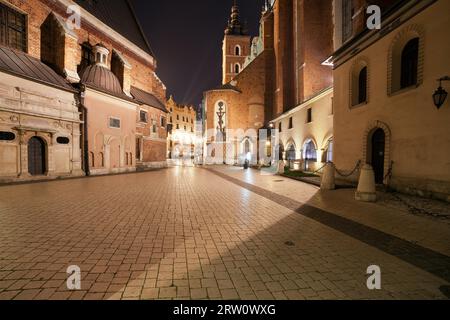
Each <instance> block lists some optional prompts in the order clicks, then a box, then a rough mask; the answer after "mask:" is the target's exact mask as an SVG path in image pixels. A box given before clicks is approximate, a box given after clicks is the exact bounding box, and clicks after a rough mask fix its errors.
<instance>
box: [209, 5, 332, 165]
mask: <svg viewBox="0 0 450 320" xmlns="http://www.w3.org/2000/svg"><path fill="white" fill-rule="evenodd" d="M238 12H239V11H238V8H237V5H236V4H235V5H234V6H233V9H232V16H231V20H230V21H232V22H233V21H234V23H232V25H234V26H241V23H240V22H239V15H238V14H237V13H238ZM331 21H332V4H331V3H330V1H325V0H323V1H322V0H319V1H297V0H289V1H287V0H276V1H267V2H266V6H265V8H264V10H263V12H262V16H261V20H260V34H259V35H258V37H255V38H253V39H252V40H251V39H250V38H249V37H248V36H247V35H246V34H245V33H244V34H242V33H243V31H242V29H241V28H237V30H236V28H235V29H233V28H231V27H230V24H229V25H228V26H227V28H226V29H225V36H224V43H228V42H229V38H230V36H233V38H232V39H233V40H234V39H236V38H238V39H240V41H242V43H240V46H241V47H243V48H246V49H247V48H250V50H249V52H248V51H245V52H248V54H247V56H246V57H245V58H244V64H243V69H242V70H241V71H240V72H239V73H236V74H229V73H228V72H229V70H231V67H232V65H233V64H234V63H235V60H231V59H232V57H233V56H232V54H233V52H234V51H233V50H234V49H233V46H235V43H233V45H232V46H231V47H230V46H225V45H224V48H223V61H224V65H223V74H224V80H225V83H223V84H222V85H221V86H219V87H217V88H215V89H212V90H209V91H207V92H205V93H204V101H203V107H204V109H205V110H204V113H205V127H206V140H205V146H204V150H205V151H204V156H205V163H208V162H210V161H211V160H212V159H213V158H215V160H217V161H218V162H222V159H221V157H222V158H225V159H223V160H224V161H223V162H226V163H228V164H242V162H243V161H244V160H245V159H246V158H247V159H248V154H249V153H250V154H251V161H252V162H253V163H254V164H255V163H257V162H258V161H259V162H261V161H262V159H261V150H263V149H264V151H263V152H262V153H263V154H264V155H265V156H270V155H272V154H273V152H276V153H279V154H280V155H281V156H282V157H285V156H286V152H285V149H286V148H287V149H286V150H289V155H288V157H289V159H291V158H293V159H295V160H301V159H302V157H303V154H306V148H308V150H309V149H311V148H314V150H311V152H309V151H308V155H309V154H310V153H311V154H312V155H315V154H317V153H321V150H322V149H324V150H328V149H329V150H332V146H331V148H328V145H329V144H330V141H331V138H332V115H331V114H332V99H331V98H332V90H329V89H330V87H331V86H332V80H333V78H332V69H331V68H330V66H327V65H323V62H324V61H325V60H326V59H327V58H328V57H329V56H330V55H331V53H332V52H333V27H332V24H331ZM233 32H234V33H235V34H233ZM234 41H236V40H234ZM244 42H245V45H244V44H243V43H244ZM237 52H239V50H237V49H236V50H235V53H237ZM230 53H231V55H230ZM237 58H238V57H237V55H236V54H234V59H237ZM230 61H231V62H230ZM235 71H238V68H236V70H235ZM226 75H227V76H229V77H226ZM318 98H319V99H318ZM311 107H313V109H314V110H313V111H312V113H313V118H314V121H307V120H308V119H307V113H308V112H310V111H308V110H310V109H311ZM219 115H220V116H219ZM280 123H281V124H280ZM294 124H295V125H294ZM280 126H281V129H283V128H282V127H283V126H284V127H285V129H284V130H281V131H282V134H281V135H280V139H281V141H275V144H276V145H268V146H267V147H266V146H261V144H260V143H259V141H260V136H259V133H260V132H259V130H260V129H268V128H270V127H272V128H274V129H279V128H280ZM219 141H223V143H222V145H220V144H218V142H219ZM260 149H261V150H260ZM277 150H278V151H277ZM313 151H314V152H313ZM325 153H326V151H325ZM258 154H259V155H258ZM218 155H221V156H218ZM321 159H322V157H320V159H316V157H314V161H310V160H313V159H312V158H311V159H308V162H307V163H306V162H305V163H304V166H305V167H308V168H309V169H312V168H315V167H316V163H317V162H320V161H321ZM312 162H314V163H312Z"/></svg>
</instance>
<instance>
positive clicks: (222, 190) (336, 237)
mask: <svg viewBox="0 0 450 320" xmlns="http://www.w3.org/2000/svg"><path fill="white" fill-rule="evenodd" d="M214 170H215V171H217V172H218V173H219V174H217V172H216V173H215V172H211V171H209V170H204V169H200V168H178V169H168V170H161V171H155V172H147V173H140V174H131V175H121V176H107V177H96V178H92V179H78V180H66V181H56V182H48V183H40V184H32V185H17V186H6V187H1V189H2V192H6V193H7V194H8V195H9V196H8V197H7V198H6V199H4V201H3V202H2V207H1V208H0V221H1V222H2V223H1V224H0V235H1V237H0V248H1V249H0V300H10V299H14V298H16V299H27V300H28V299H36V300H41V299H74V300H80V299H87V300H88V299H94V300H97V299H111V300H118V299H133V300H134V299H183V298H184V299H189V298H190V299H208V298H209V299H232V300H233V299H244V300H247V299H404V298H407V299H416V298H417V299H445V298H448V297H447V296H446V295H445V294H444V293H443V292H442V291H441V290H440V288H441V287H446V286H447V287H448V279H447V278H446V277H447V276H446V273H445V270H448V269H449V268H447V266H448V265H449V263H448V261H449V260H448V259H449V258H448V255H449V254H450V248H449V246H448V243H450V241H448V240H449V239H450V231H449V226H448V225H447V224H445V223H439V222H438V221H435V220H433V219H429V218H428V217H422V216H410V215H407V213H398V212H396V211H395V210H394V211H393V210H392V209H389V208H388V207H386V206H384V205H378V204H371V205H366V204H361V203H356V202H354V200H353V199H352V195H351V193H348V191H341V190H338V191H336V192H328V193H321V192H319V191H318V189H317V188H313V187H311V186H310V185H305V184H303V183H301V182H298V181H290V180H289V181H284V182H283V183H277V184H274V183H273V179H274V177H271V176H261V175H259V174H258V172H257V171H254V170H250V171H247V172H245V173H244V172H243V170H241V169H239V168H230V167H214ZM155 182H157V183H155ZM105 185H106V186H108V192H105ZM86 190H89V192H88V193H86ZM30 216H32V217H33V219H30ZM17 239H20V242H18V241H17ZM286 243H292V244H294V245H293V246H288V245H286ZM387 244H389V246H387ZM419 260H420V261H419ZM372 264H377V265H380V266H381V267H382V282H383V283H382V290H380V291H376V292H371V291H369V290H367V287H366V280H367V278H366V275H365V274H366V270H367V267H368V266H369V265H372ZM71 265H78V266H80V268H81V272H82V279H81V284H82V289H83V290H81V291H67V287H66V280H67V276H68V275H67V273H66V270H67V267H68V266H71Z"/></svg>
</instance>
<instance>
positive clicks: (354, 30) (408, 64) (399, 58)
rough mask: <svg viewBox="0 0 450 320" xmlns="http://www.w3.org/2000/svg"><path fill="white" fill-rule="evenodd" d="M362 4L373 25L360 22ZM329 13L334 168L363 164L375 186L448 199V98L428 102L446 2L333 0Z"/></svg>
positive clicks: (444, 49)
mask: <svg viewBox="0 0 450 320" xmlns="http://www.w3.org/2000/svg"><path fill="white" fill-rule="evenodd" d="M369 3H370V4H377V5H379V6H380V8H381V9H382V16H381V29H380V30H378V29H374V30H370V29H368V28H367V27H366V20H367V18H368V17H369V15H368V14H366V8H367V6H368V4H369ZM334 11H335V17H336V23H335V26H336V30H335V50H336V52H335V53H334V54H333V63H334V86H335V90H334V140H333V141H334V150H335V155H334V162H335V164H336V166H337V167H338V168H340V169H341V170H348V171H351V170H352V169H353V167H355V165H356V164H357V163H358V162H359V161H361V162H362V163H368V164H371V165H372V166H373V168H374V171H375V176H376V182H377V183H378V184H385V185H388V186H390V187H392V188H394V189H396V190H400V191H404V192H408V193H412V194H419V195H425V196H433V197H437V198H440V199H446V200H450V197H449V195H450V140H449V137H450V127H449V125H448V124H449V120H450V102H449V100H446V101H445V103H444V104H443V105H442V106H440V108H439V109H438V108H437V107H436V106H435V104H434V102H433V93H434V92H435V91H436V89H437V88H438V87H439V82H437V81H436V80H437V79H440V78H442V77H444V76H449V73H450V61H449V59H448V52H449V50H450V42H449V41H446V40H447V39H448V30H449V29H450V19H449V15H448V13H449V12H450V2H449V1H446V0H437V1H436V0H423V1H401V0H398V1H364V0H335V1H334ZM449 85H450V83H449V82H445V81H444V82H442V86H443V87H446V89H447V90H448V88H449ZM349 179H350V180H352V181H356V180H357V179H358V176H357V175H356V174H355V175H353V176H351V177H350V178H349Z"/></svg>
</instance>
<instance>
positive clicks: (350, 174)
mask: <svg viewBox="0 0 450 320" xmlns="http://www.w3.org/2000/svg"><path fill="white" fill-rule="evenodd" d="M361 163H362V162H361V160H359V161H358V162H357V163H356V166H355V168H354V169H353V170H352V171H351V172H350V173H348V174H344V173H342V172H341V171H340V170H339V169H338V168H336V173H337V174H338V175H340V176H341V177H344V178H347V177H350V176H352V175H353V174H354V173H355V172H356V171H358V170H359V169H360V167H361Z"/></svg>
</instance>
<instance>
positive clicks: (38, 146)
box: [28, 137, 47, 176]
mask: <svg viewBox="0 0 450 320" xmlns="http://www.w3.org/2000/svg"><path fill="white" fill-rule="evenodd" d="M46 170H47V168H46V161H45V142H44V141H43V140H42V139H41V138H39V137H32V138H31V139H30V140H29V141H28V172H29V173H30V174H31V175H32V176H42V175H44V174H45V172H46Z"/></svg>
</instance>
